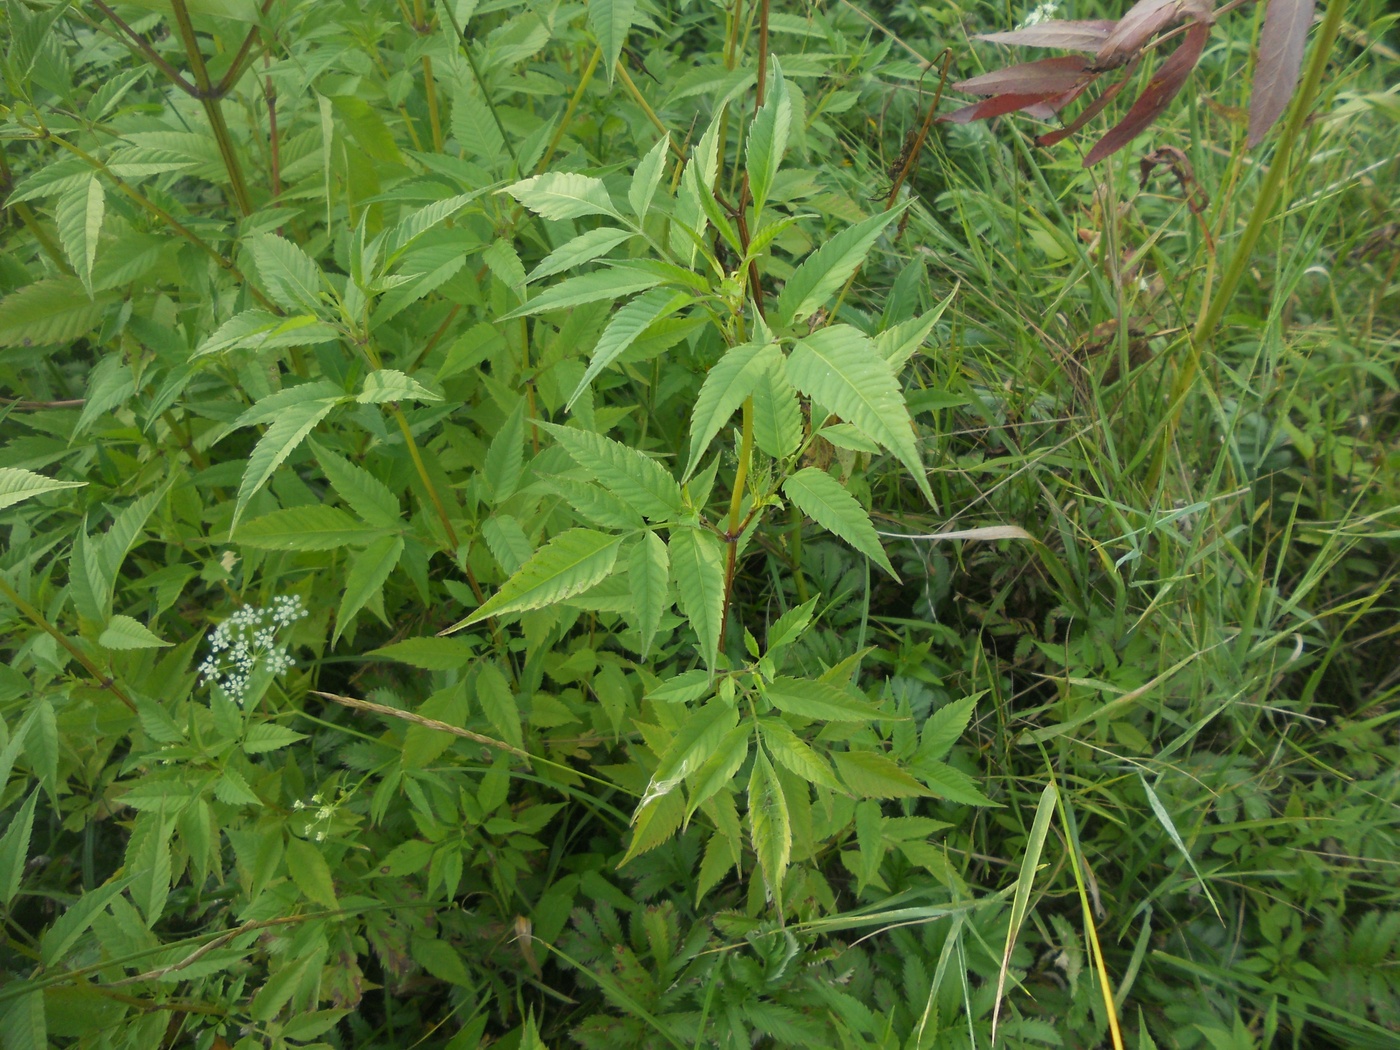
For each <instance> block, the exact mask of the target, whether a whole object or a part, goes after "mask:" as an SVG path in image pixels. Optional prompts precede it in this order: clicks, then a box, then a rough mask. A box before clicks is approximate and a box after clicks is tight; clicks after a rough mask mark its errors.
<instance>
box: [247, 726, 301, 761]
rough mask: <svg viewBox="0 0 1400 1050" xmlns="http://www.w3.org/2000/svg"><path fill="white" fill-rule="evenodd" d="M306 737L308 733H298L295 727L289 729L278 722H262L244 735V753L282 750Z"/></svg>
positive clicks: (253, 753) (258, 753) (254, 753)
mask: <svg viewBox="0 0 1400 1050" xmlns="http://www.w3.org/2000/svg"><path fill="white" fill-rule="evenodd" d="M305 739H306V734H305V733H298V732H297V731H296V730H295V729H288V728H287V727H286V726H281V725H278V724H277V723H276V722H260V723H258V724H257V725H255V726H253V727H252V728H251V729H249V730H248V732H247V733H246V734H245V735H244V737H243V753H244V754H245V755H261V754H265V753H266V752H268V751H280V750H281V749H282V748H284V747H290V746H291V745H292V744H295V743H296V742H297V741H298V740H305Z"/></svg>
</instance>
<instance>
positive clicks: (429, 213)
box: [384, 187, 489, 265]
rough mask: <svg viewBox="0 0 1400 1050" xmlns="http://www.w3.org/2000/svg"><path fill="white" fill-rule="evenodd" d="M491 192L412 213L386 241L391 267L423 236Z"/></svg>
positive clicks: (475, 192)
mask: <svg viewBox="0 0 1400 1050" xmlns="http://www.w3.org/2000/svg"><path fill="white" fill-rule="evenodd" d="M487 192H489V187H483V188H482V189H479V190H473V191H472V192H471V193H461V194H458V195H457V196H455V197H448V198H446V199H444V200H440V201H433V202H432V203H431V204H427V205H424V206H423V207H421V208H419V209H418V210H417V211H415V212H412V213H410V214H409V215H407V216H406V217H405V218H404V219H402V220H401V221H400V222H399V224H398V225H397V226H395V227H394V228H393V230H391V231H390V232H389V234H388V236H387V237H386V238H385V240H384V258H385V262H386V263H388V264H389V265H393V263H395V262H397V261H398V259H399V258H400V257H401V256H402V255H403V253H404V252H405V251H407V250H408V249H409V248H410V247H411V246H412V245H413V244H414V242H416V241H417V240H418V239H419V238H420V237H422V236H423V234H425V233H427V232H428V231H429V230H431V229H433V228H434V227H436V226H438V225H440V224H442V223H444V222H446V221H447V220H448V219H450V218H452V217H453V216H454V215H456V214H457V213H458V212H460V211H461V210H462V209H463V208H465V207H466V206H467V205H468V204H470V203H471V202H472V201H474V200H476V199H477V198H478V197H480V196H481V195H482V194H484V193H487Z"/></svg>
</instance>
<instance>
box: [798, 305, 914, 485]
mask: <svg viewBox="0 0 1400 1050" xmlns="http://www.w3.org/2000/svg"><path fill="white" fill-rule="evenodd" d="M787 374H788V379H789V380H790V381H791V383H792V385H793V386H795V387H796V388H797V389H798V390H800V391H802V393H804V394H806V395H807V396H808V397H810V398H812V399H813V400H815V401H818V402H820V403H821V404H822V405H823V406H824V407H826V408H828V409H830V410H831V411H833V412H835V413H836V414H837V415H839V416H841V418H843V419H845V420H846V421H847V422H849V423H854V424H855V425H856V427H857V428H859V429H860V430H861V431H863V432H864V433H865V434H866V436H868V437H871V438H873V439H875V440H876V441H878V442H879V443H880V444H881V445H883V446H884V447H885V448H887V449H889V450H890V451H891V452H893V453H894V454H895V456H896V457H897V458H898V459H899V461H900V462H901V463H903V464H904V465H905V466H906V467H908V468H909V471H910V473H912V474H913V475H914V482H915V483H916V484H917V485H918V486H919V490H920V491H921V492H923V493H924V495H925V497H926V498H927V499H928V500H929V502H930V503H931V502H933V493H932V491H931V490H930V489H929V486H928V479H927V478H926V477H925V476H924V467H923V463H922V462H921V461H920V459H919V449H918V445H917V444H916V443H915V441H914V425H913V423H912V422H911V421H910V419H909V408H908V406H907V405H905V403H904V396H903V394H901V393H900V390H899V383H898V382H897V381H896V380H895V377H894V373H893V372H892V371H890V366H889V362H888V361H886V360H885V359H884V358H883V357H881V356H880V354H879V353H878V352H877V351H876V349H875V346H874V344H873V343H872V342H871V341H870V339H869V338H867V337H866V336H864V335H862V334H861V333H860V332H859V331H857V330H856V329H854V328H852V327H851V326H850V325H831V326H830V327H828V328H823V329H821V330H820V331H817V332H813V333H812V334H811V335H810V336H808V337H807V338H806V339H801V340H799V341H798V343H797V346H796V348H795V349H794V350H793V352H792V354H791V356H789V357H788V362H787Z"/></svg>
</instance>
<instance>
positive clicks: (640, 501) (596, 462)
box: [538, 423, 685, 521]
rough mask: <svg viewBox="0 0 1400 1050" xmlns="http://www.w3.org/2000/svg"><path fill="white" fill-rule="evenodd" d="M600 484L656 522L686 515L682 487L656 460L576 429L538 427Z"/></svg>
mask: <svg viewBox="0 0 1400 1050" xmlns="http://www.w3.org/2000/svg"><path fill="white" fill-rule="evenodd" d="M538 425H539V427H540V429H541V430H544V431H546V432H548V433H549V434H550V435H552V436H553V437H554V440H556V441H557V442H559V444H561V445H563V446H564V451H565V452H567V453H568V454H569V456H570V458H572V459H573V461H574V462H575V463H577V464H578V465H579V466H580V467H582V468H583V469H584V470H586V471H588V473H590V474H592V475H593V477H594V478H595V479H597V481H598V483H599V484H601V485H602V486H603V487H604V488H606V489H607V490H608V491H609V492H611V493H612V494H613V495H614V496H616V497H617V498H618V499H620V500H622V501H623V502H624V503H626V504H628V505H629V506H631V507H633V508H635V509H636V510H637V512H638V513H640V514H642V515H644V516H646V517H647V518H650V519H651V520H653V521H667V520H670V519H673V518H679V517H681V516H683V515H684V514H685V501H684V499H683V498H682V496H681V487H680V485H678V484H677V483H676V479H675V478H673V477H671V475H670V474H669V473H668V472H667V470H666V468H665V467H663V466H662V465H661V464H660V463H658V462H656V460H654V459H652V458H651V457H650V456H648V455H646V453H644V452H639V451H637V450H636V449H634V448H629V447H628V446H626V445H623V444H621V443H619V442H617V441H613V440H612V439H611V438H606V437H604V436H603V435H601V434H595V433H593V432H592V431H589V430H579V429H577V428H575V427H561V426H557V425H555V424H553V423H540V424H538Z"/></svg>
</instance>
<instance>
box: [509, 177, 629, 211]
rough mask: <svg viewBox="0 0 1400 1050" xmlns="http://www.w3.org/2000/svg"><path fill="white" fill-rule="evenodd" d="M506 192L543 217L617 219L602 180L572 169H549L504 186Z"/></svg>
mask: <svg viewBox="0 0 1400 1050" xmlns="http://www.w3.org/2000/svg"><path fill="white" fill-rule="evenodd" d="M502 192H503V193H509V194H510V195H511V196H512V197H514V198H515V199H516V200H517V201H519V202H520V203H521V204H523V205H525V207H527V208H529V209H530V210H531V211H532V212H534V213H535V214H536V215H538V216H540V217H541V218H545V219H554V220H555V221H558V220H561V219H578V218H582V217H583V216H585V215H610V216H612V217H613V218H619V216H618V214H617V209H616V208H614V207H613V203H612V198H611V197H609V196H608V188H607V186H605V185H604V184H603V180H602V179H595V178H593V177H592V176H589V175H580V174H578V173H577V172H572V171H551V172H546V173H545V174H543V175H536V176H534V177H533V178H528V179H521V180H520V181H519V182H517V183H514V184H512V185H510V186H507V187H506V188H505V189H504V190H503V191H502Z"/></svg>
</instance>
